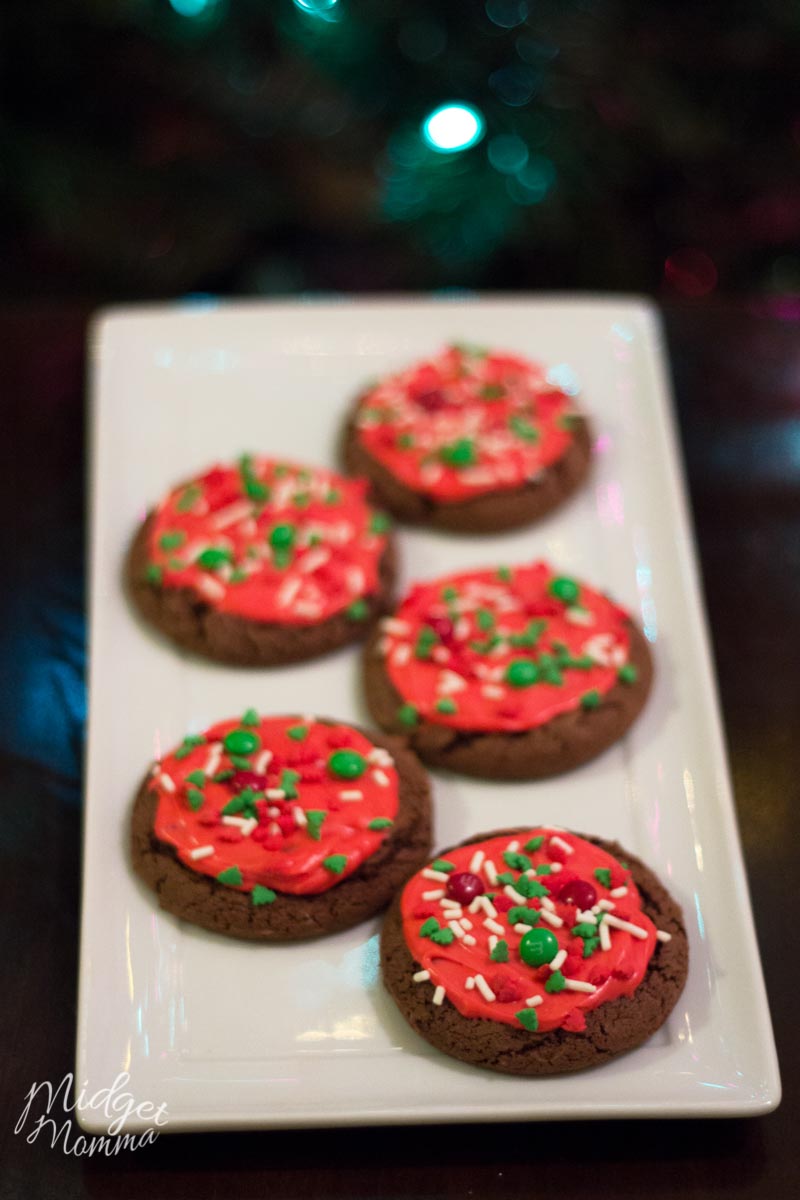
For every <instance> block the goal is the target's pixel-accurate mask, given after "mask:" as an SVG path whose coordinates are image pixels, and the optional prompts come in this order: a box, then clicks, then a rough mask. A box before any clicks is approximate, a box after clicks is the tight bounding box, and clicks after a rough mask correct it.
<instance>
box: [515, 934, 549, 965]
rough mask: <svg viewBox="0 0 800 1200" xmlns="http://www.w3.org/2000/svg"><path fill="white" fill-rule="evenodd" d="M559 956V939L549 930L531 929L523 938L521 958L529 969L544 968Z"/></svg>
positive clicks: (520, 950)
mask: <svg viewBox="0 0 800 1200" xmlns="http://www.w3.org/2000/svg"><path fill="white" fill-rule="evenodd" d="M557 954H558V938H557V937H556V935H555V934H554V933H551V932H550V930H549V929H531V930H530V932H529V933H525V934H523V936H522V941H521V942H520V944H519V956H520V958H521V959H522V961H523V962H524V963H527V964H528V966H529V967H543V966H544V965H545V963H549V962H552V961H553V959H554V958H555V956H556V955H557Z"/></svg>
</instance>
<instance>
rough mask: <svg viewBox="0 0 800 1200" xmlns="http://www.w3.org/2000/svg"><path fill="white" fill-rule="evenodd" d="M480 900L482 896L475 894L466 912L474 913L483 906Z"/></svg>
mask: <svg viewBox="0 0 800 1200" xmlns="http://www.w3.org/2000/svg"><path fill="white" fill-rule="evenodd" d="M482 901H483V896H476V897H475V899H474V900H473V901H472V903H471V904H470V906H469V908H468V909H467V912H471V913H476V912H477V911H478V909H479V908H483V904H482Z"/></svg>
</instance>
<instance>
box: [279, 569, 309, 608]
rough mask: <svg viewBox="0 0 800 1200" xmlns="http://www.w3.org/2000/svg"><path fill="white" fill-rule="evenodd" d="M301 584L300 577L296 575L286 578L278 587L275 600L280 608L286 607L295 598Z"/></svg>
mask: <svg viewBox="0 0 800 1200" xmlns="http://www.w3.org/2000/svg"><path fill="white" fill-rule="evenodd" d="M302 586H303V581H302V579H299V578H298V577H297V575H293V576H290V577H289V579H286V580H285V581H284V582H283V583H282V584H281V586H280V587H279V588H278V596H277V600H278V604H279V606H280V607H281V608H288V607H289V605H290V604H291V603H292V601H293V600H295V599H296V597H297V593H298V592H299V591H300V588H301V587H302Z"/></svg>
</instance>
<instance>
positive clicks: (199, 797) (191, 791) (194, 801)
mask: <svg viewBox="0 0 800 1200" xmlns="http://www.w3.org/2000/svg"><path fill="white" fill-rule="evenodd" d="M186 795H187V796H188V797H189V807H190V808H191V809H192V810H193V811H194V812H197V810H198V809H199V808H202V807H203V805H204V804H205V802H206V798H205V796H204V795H203V793H202V792H199V791H198V790H197V788H193V787H190V788H187V789H186Z"/></svg>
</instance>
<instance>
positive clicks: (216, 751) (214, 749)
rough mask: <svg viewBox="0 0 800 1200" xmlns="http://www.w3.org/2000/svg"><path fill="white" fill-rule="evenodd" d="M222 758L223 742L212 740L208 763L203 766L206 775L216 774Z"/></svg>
mask: <svg viewBox="0 0 800 1200" xmlns="http://www.w3.org/2000/svg"><path fill="white" fill-rule="evenodd" d="M221 760H222V742H212V743H211V746H210V747H209V751H208V758H207V759H206V765H205V766H204V767H203V770H204V771H205V773H206V775H216V773H217V771H218V770H219V764H220V762H221Z"/></svg>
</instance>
